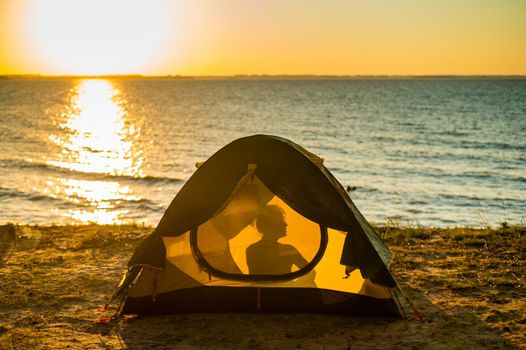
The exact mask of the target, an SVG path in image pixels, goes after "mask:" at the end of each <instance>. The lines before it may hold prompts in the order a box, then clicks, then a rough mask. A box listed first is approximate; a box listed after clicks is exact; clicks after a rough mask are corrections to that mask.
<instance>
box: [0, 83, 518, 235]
mask: <svg viewBox="0 0 526 350" xmlns="http://www.w3.org/2000/svg"><path fill="white" fill-rule="evenodd" d="M257 133H265V134H274V135H280V136H283V137H286V138H289V139H291V140H293V141H295V142H297V143H298V144H300V145H302V146H304V147H305V148H307V149H308V150H310V151H312V152H314V153H316V154H318V155H319V156H321V157H322V158H324V159H325V162H324V164H325V165H326V166H327V167H328V168H329V169H330V170H331V171H332V172H333V174H334V175H335V176H336V178H337V179H338V180H339V181H340V182H341V183H342V184H343V186H344V187H347V186H349V187H350V189H351V191H350V196H351V198H352V199H353V201H354V202H355V203H356V205H357V206H358V208H359V209H360V211H361V212H362V213H363V214H364V216H365V217H366V218H367V219H368V220H369V221H370V222H373V223H378V224H383V223H386V222H389V221H392V222H394V223H398V224H401V225H422V226H440V227H449V226H466V225H469V226H485V225H491V226H495V225H499V224H500V223H501V222H504V221H505V222H508V223H510V224H521V223H522V224H524V223H525V222H526V80H520V79H508V80H507V79H459V78H455V79H453V78H452V79H329V80H320V79H314V80H296V79H289V80H287V79H284V80H278V79H268V80H218V79H217V80H200V79H196V80H146V79H135V80H133V79H130V80H125V79H122V80H120V79H118V80H89V79H88V80H67V79H62V80H58V79H57V80H45V79H36V80H30V79H26V80H22V79H21V80H14V79H13V80H0V223H6V222H15V223H23V224H34V223H38V224H50V223H56V224H59V223H85V222H98V223H121V222H129V221H135V222H139V223H142V222H144V223H146V224H149V225H156V224H157V222H158V221H159V219H160V218H161V216H162V214H163V212H164V210H165V209H166V208H167V206H168V205H169V203H170V201H171V200H172V199H173V197H174V196H175V195H176V193H177V192H178V190H179V189H180V188H181V186H182V185H183V184H184V182H185V180H187V179H188V178H189V177H190V176H191V174H192V173H193V172H194V170H195V167H194V165H195V163H196V162H199V161H204V160H206V159H207V158H208V157H209V156H210V155H212V154H213V153H214V152H215V151H217V150H218V149H219V148H221V147H222V146H224V145H225V144H227V143H229V142H230V141H232V140H234V139H236V138H239V137H242V136H246V135H251V134H257Z"/></svg>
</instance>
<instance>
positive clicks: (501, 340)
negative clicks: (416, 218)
mask: <svg viewBox="0 0 526 350" xmlns="http://www.w3.org/2000/svg"><path fill="white" fill-rule="evenodd" d="M151 230H152V229H151V228H150V227H144V226H139V225H124V226H118V225H111V226H102V225H85V226H3V227H1V230H0V238H1V239H0V315H1V317H0V348H2V349H66V348H68V349H153V348H155V349H510V348H522V349H526V280H525V276H526V264H525V263H524V261H525V258H526V238H525V233H526V228H525V227H507V226H506V225H504V226H503V227H500V228H499V229H495V230H491V229H468V228H462V229H460V228H457V229H421V228H418V229H417V228H406V229H399V228H397V227H389V226H388V227H379V228H378V232H379V233H380V234H381V235H382V236H383V237H384V239H385V240H386V241H387V242H388V244H389V246H390V247H391V249H392V251H393V253H394V255H395V258H394V262H393V265H392V270H393V273H394V274H395V276H396V277H397V278H398V279H399V281H400V283H401V285H402V287H403V288H404V290H405V292H406V293H407V294H408V295H409V296H410V298H411V299H412V300H413V301H414V303H415V305H416V306H417V308H418V309H419V310H420V311H421V312H422V313H423V315H424V320H423V321H417V320H412V319H405V320H391V319H378V318H352V317H342V316H333V315H309V314H271V315H268V314H265V315H264V314H188V315H164V316H155V317H151V316H150V317H136V316H125V317H122V318H120V319H118V320H116V321H112V322H110V323H109V324H97V323H95V322H94V321H95V320H96V319H97V317H98V316H99V313H98V311H97V308H98V307H99V306H101V305H103V304H104V303H105V301H106V300H107V297H108V296H109V295H110V294H111V292H112V290H113V288H114V286H115V284H116V283H117V282H118V280H119V279H120V277H121V275H122V273H123V271H124V269H125V267H126V263H127V261H128V259H129V257H130V256H131V254H132V252H133V250H134V247H135V246H136V245H137V244H138V243H139V242H140V241H141V240H142V239H143V238H144V237H145V236H146V235H147V234H148V233H149V232H150V231H151ZM405 312H406V313H407V315H408V316H409V317H410V318H411V317H412V316H413V314H412V311H411V310H410V309H409V308H407V309H406V310H405Z"/></svg>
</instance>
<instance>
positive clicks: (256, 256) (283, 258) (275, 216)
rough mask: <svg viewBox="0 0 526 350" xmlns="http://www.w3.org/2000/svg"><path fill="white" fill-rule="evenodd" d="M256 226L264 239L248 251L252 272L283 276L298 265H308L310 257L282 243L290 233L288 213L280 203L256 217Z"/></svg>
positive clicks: (299, 266) (264, 209)
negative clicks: (286, 215)
mask: <svg viewBox="0 0 526 350" xmlns="http://www.w3.org/2000/svg"><path fill="white" fill-rule="evenodd" d="M256 229H257V230H258V231H259V232H260V233H261V235H262V236H261V239H260V240H259V241H258V242H256V243H254V244H252V245H250V246H249V247H248V248H247V251H246V253H247V265H248V270H249V273H250V274H256V275H282V274H286V273H290V272H291V271H292V266H294V265H295V266H297V268H298V269H301V268H302V267H304V266H305V265H307V263H308V262H307V260H305V258H304V257H303V256H302V255H301V254H300V252H298V250H297V249H296V248H295V247H293V246H292V245H290V244H283V243H279V242H278V240H279V239H280V238H282V237H285V236H286V235H287V223H286V222H285V215H284V212H283V210H282V209H281V208H280V207H279V206H277V205H267V206H265V207H264V208H263V209H262V210H261V213H260V214H259V215H258V216H257V217H256Z"/></svg>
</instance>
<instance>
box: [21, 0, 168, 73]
mask: <svg viewBox="0 0 526 350" xmlns="http://www.w3.org/2000/svg"><path fill="white" fill-rule="evenodd" d="M27 11H29V19H30V20H29V21H28V26H27V29H28V36H29V38H30V40H31V42H32V45H33V46H34V47H33V49H34V51H35V52H36V54H37V55H38V56H39V58H40V60H42V61H43V62H45V65H46V67H49V71H51V73H52V74H75V75H101V74H132V73H141V72H144V71H145V70H148V68H149V66H151V65H152V64H153V63H154V61H155V60H156V59H158V57H160V56H162V54H163V49H164V46H166V42H167V39H168V38H167V37H168V35H169V33H170V25H171V22H172V21H173V14H174V13H173V7H172V6H171V4H170V1H168V0H89V1H72V0H34V1H32V2H31V6H30V7H28V8H27Z"/></svg>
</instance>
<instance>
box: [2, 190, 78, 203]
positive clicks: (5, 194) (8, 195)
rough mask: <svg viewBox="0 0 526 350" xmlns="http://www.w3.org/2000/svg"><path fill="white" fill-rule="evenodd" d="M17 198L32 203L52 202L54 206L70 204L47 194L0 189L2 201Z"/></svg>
mask: <svg viewBox="0 0 526 350" xmlns="http://www.w3.org/2000/svg"><path fill="white" fill-rule="evenodd" d="M15 198H18V199H24V200H28V201H31V202H50V203H52V204H69V203H68V202H67V201H65V200H63V199H60V198H57V197H54V196H50V195H46V194H42V193H27V192H23V191H19V190H15V189H12V188H4V187H0V200H3V199H7V200H8V199H15Z"/></svg>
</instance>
